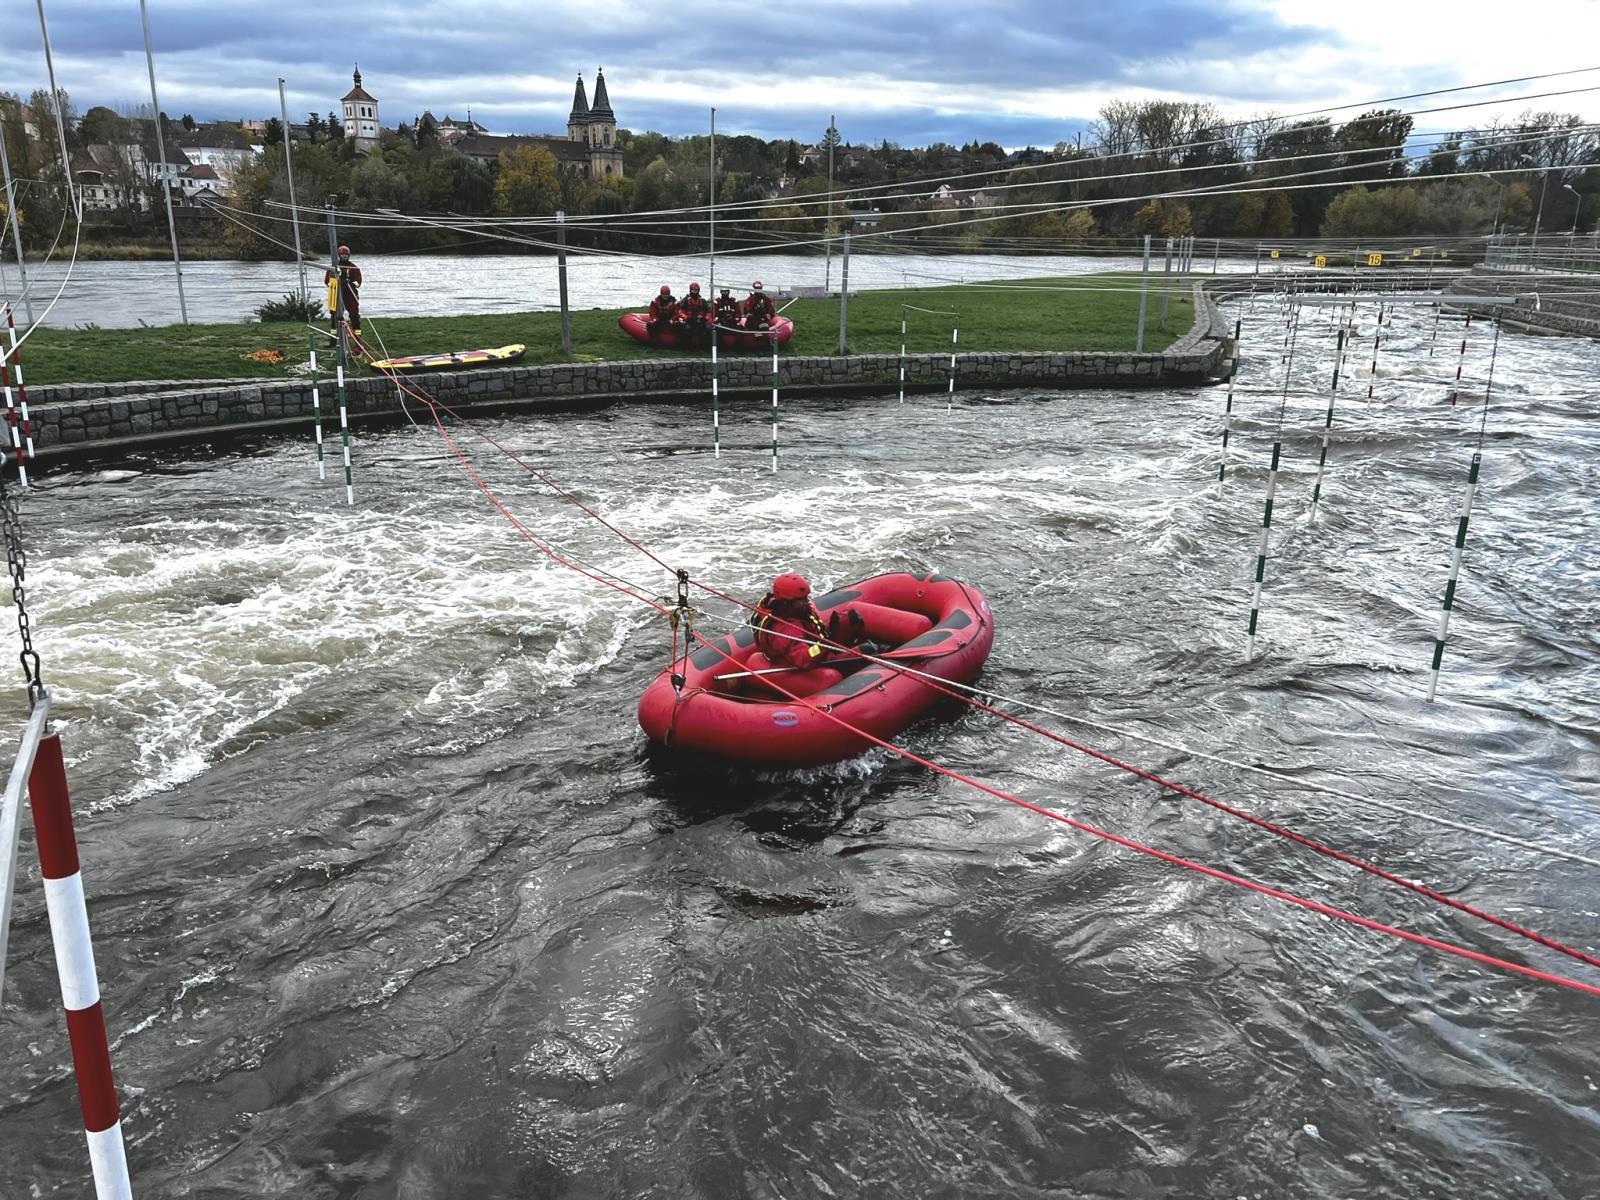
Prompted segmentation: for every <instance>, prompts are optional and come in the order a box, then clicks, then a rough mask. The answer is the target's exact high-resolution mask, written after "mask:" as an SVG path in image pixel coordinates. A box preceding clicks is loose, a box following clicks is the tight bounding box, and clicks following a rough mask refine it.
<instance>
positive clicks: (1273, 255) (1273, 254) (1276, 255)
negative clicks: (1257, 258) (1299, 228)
mask: <svg viewBox="0 0 1600 1200" xmlns="http://www.w3.org/2000/svg"><path fill="white" fill-rule="evenodd" d="M1272 257H1273V258H1277V257H1278V252H1277V251H1276V250H1274V251H1273V252H1272Z"/></svg>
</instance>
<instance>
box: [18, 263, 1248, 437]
mask: <svg viewBox="0 0 1600 1200" xmlns="http://www.w3.org/2000/svg"><path fill="white" fill-rule="evenodd" d="M1194 298H1195V313H1196V317H1195V321H1194V324H1193V325H1192V326H1191V327H1190V329H1189V331H1188V333H1186V334H1184V336H1183V337H1181V338H1180V339H1179V340H1178V341H1176V342H1174V343H1173V344H1172V345H1171V346H1170V347H1169V348H1168V349H1166V350H1165V351H1163V352H1162V353H1159V354H1110V353H1090V352H1070V353H1069V352H1060V353H1055V352H1038V353H1015V352H1012V353H996V354H986V353H983V352H974V353H966V354H958V355H957V356H956V388H957V390H960V391H972V390H995V389H1005V388H1080V387H1099V388H1106V387H1111V388H1133V387H1175V386H1182V385H1186V384H1191V385H1192V384H1195V383H1203V382H1205V381H1207V380H1209V379H1212V378H1214V377H1215V375H1216V373H1217V371H1218V370H1219V369H1221V368H1222V367H1223V366H1224V365H1225V363H1226V358H1227V353H1228V346H1227V342H1228V339H1229V337H1230V336H1231V323H1229V322H1227V321H1225V320H1224V319H1223V317H1222V315H1221V314H1220V313H1219V312H1218V311H1217V307H1216V305H1215V303H1213V301H1212V300H1211V298H1210V297H1209V296H1208V295H1206V293H1205V291H1204V290H1203V288H1202V285H1200V284H1196V285H1194ZM949 369H950V356H949V355H948V354H921V355H911V356H908V357H907V359H906V377H907V381H908V387H909V388H913V389H915V390H917V391H919V392H926V391H942V390H943V389H944V388H945V386H946V381H947V379H948V377H949ZM721 372H722V384H721V390H722V394H723V396H724V397H725V398H726V399H727V400H730V401H731V400H742V399H749V398H752V397H759V398H765V397H766V396H767V395H768V394H769V393H770V390H771V376H772V364H771V359H770V358H766V357H759V356H758V357H744V356H740V357H733V358H724V359H723V360H722V362H721ZM778 378H779V387H780V389H781V399H782V400H783V401H785V402H788V401H792V400H799V399H804V398H806V397H814V396H830V397H836V396H840V395H884V394H892V393H894V392H895V391H897V390H898V388H899V380H900V359H899V356H898V355H894V354H855V355H846V356H840V357H805V358H800V357H783V356H782V355H780V357H779V359H778ZM406 381H407V385H408V386H410V387H413V388H415V389H417V390H419V391H422V392H425V393H426V394H428V395H430V396H432V397H434V398H435V399H437V400H439V401H440V402H442V403H444V404H447V405H449V406H450V407H451V408H453V409H456V410H457V411H462V412H467V411H470V412H475V413H479V414H482V413H484V412H490V411H503V410H518V409H545V410H561V409H574V408H593V407H599V406H602V405H607V404H615V403H624V402H626V403H637V402H658V403H679V404H696V405H704V406H707V407H709V405H710V402H711V401H710V394H711V364H710V360H709V358H707V357H700V356H696V357H692V358H691V357H680V358H672V359H647V360H631V361H626V362H601V363H564V364H559V365H549V366H533V367H519V366H510V367H492V368H484V369H479V370H472V371H452V372H439V373H434V374H422V375H414V376H408V377H406ZM345 393H346V404H347V406H348V408H349V412H350V415H351V418H352V420H354V421H359V422H366V423H370V422H376V421H403V420H404V419H405V416H404V406H403V405H402V397H401V396H400V395H399V394H398V393H397V391H396V388H395V385H394V384H393V383H392V382H391V381H390V380H388V379H386V378H383V377H379V376H363V377H360V378H354V379H350V380H347V382H346V385H345ZM29 399H30V407H31V409H32V415H33V422H34V430H35V445H36V448H37V450H38V454H39V457H41V458H47V459H48V458H57V459H59V458H62V457H73V456H96V457H101V456H115V455H116V454H117V453H119V452H122V451H131V450H138V449H154V448H159V447H161V446H163V445H170V444H175V443H178V442H181V441H186V440H194V439H216V438H219V437H231V436H246V435H256V434H261V433H267V432H271V431H274V430H281V431H288V430H295V431H302V432H303V431H306V430H307V426H308V424H309V423H310V421H311V419H312V416H313V405H312V398H311V384H310V381H309V380H308V379H305V380H257V381H240V380H219V381H210V382H205V381H200V382H195V381H189V382H178V381H171V380H166V381H153V382H147V383H117V384H65V385H60V386H54V387H37V388H32V389H30V392H29ZM321 401H322V414H323V421H324V423H325V426H326V427H327V428H329V429H332V430H333V433H334V436H337V425H338V405H337V395H336V392H335V389H334V387H333V384H332V381H331V380H329V379H324V380H323V381H322V385H321ZM406 403H407V404H409V406H410V408H411V410H412V411H413V413H415V412H417V410H418V408H419V405H418V403H417V401H415V400H407V401H406Z"/></svg>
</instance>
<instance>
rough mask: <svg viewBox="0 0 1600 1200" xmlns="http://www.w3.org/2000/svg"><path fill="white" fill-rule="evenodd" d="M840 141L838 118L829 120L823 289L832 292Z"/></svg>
mask: <svg viewBox="0 0 1600 1200" xmlns="http://www.w3.org/2000/svg"><path fill="white" fill-rule="evenodd" d="M838 140H839V130H838V127H837V124H836V118H834V117H831V116H830V117H829V118H828V226H827V228H826V229H825V230H824V231H823V241H822V252H823V260H822V289H823V291H831V290H832V285H833V144H834V143H835V142H837V141H838Z"/></svg>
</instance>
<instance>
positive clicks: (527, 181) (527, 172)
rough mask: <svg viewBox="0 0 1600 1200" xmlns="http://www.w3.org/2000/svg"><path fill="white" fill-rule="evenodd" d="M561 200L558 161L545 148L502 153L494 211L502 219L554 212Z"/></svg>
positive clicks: (495, 189) (522, 146)
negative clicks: (503, 217) (504, 217)
mask: <svg viewBox="0 0 1600 1200" xmlns="http://www.w3.org/2000/svg"><path fill="white" fill-rule="evenodd" d="M560 200H561V178H560V176H559V175H558V174H557V167H556V158H555V155H553V154H551V153H550V151H548V150H546V149H544V148H543V147H542V146H529V145H526V144H524V145H521V146H515V147H513V148H512V149H510V150H505V151H502V152H501V154H500V176H499V178H498V179H496V180H495V183H494V210H495V212H497V213H500V214H501V215H502V216H530V215H543V214H545V213H552V212H554V211H555V209H556V205H557V204H558V203H559V202H560Z"/></svg>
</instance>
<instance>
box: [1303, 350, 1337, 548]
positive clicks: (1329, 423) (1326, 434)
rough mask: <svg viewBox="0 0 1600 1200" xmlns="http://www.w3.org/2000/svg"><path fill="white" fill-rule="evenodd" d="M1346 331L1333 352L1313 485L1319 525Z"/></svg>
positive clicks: (1313, 515) (1313, 506)
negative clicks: (1319, 504)
mask: <svg viewBox="0 0 1600 1200" xmlns="http://www.w3.org/2000/svg"><path fill="white" fill-rule="evenodd" d="M1344 346H1345V340H1344V330H1342V329H1341V330H1339V341H1338V344H1337V346H1336V347H1335V349H1334V352H1333V386H1332V387H1331V388H1330V389H1329V390H1328V419H1327V420H1326V421H1324V422H1323V423H1322V453H1321V454H1320V455H1318V457H1317V480H1316V482H1315V483H1314V484H1312V485H1311V520H1310V523H1311V524H1312V525H1315V524H1316V523H1317V502H1318V501H1319V500H1321V499H1322V474H1323V472H1324V471H1325V470H1326V469H1327V466H1328V443H1329V442H1330V441H1331V440H1332V439H1333V405H1334V402H1335V401H1336V400H1337V399H1338V398H1339V371H1340V369H1341V368H1342V367H1343V366H1344Z"/></svg>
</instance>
